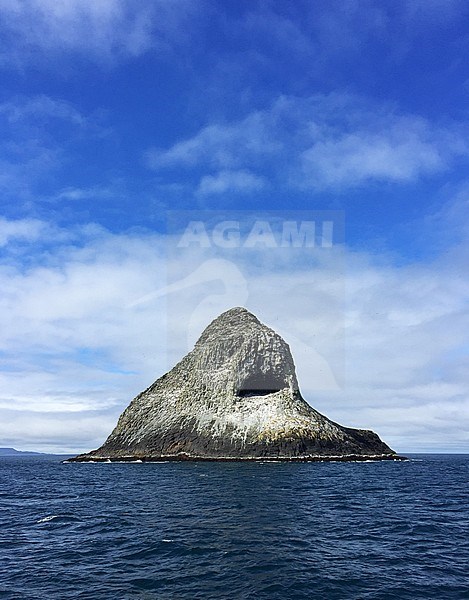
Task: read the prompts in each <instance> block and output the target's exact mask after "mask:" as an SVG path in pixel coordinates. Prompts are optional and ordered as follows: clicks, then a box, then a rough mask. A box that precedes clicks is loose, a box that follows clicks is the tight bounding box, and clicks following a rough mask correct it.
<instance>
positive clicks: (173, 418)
mask: <svg viewBox="0 0 469 600" xmlns="http://www.w3.org/2000/svg"><path fill="white" fill-rule="evenodd" d="M402 458H403V457H400V456H398V455H397V454H396V453H395V452H394V451H393V450H392V449H391V448H389V446H387V445H386V444H385V443H384V442H383V441H382V440H381V439H380V438H379V437H378V436H377V435H376V434H375V433H373V432H372V431H368V430H362V429H352V428H350V427H343V426H342V425H338V424H337V423H334V422H333V421H331V420H330V419H328V418H327V417H325V416H324V415H322V414H320V413H319V412H318V411H316V410H315V409H314V408H312V407H311V406H310V405H309V404H308V403H307V402H306V401H305V400H304V399H303V397H302V395H301V393H300V390H299V386H298V381H297V378H296V372H295V365H294V362H293V358H292V355H291V352H290V348H289V346H288V344H287V343H286V342H285V341H284V340H283V339H282V338H281V337H280V336H279V335H278V334H277V333H276V332H275V331H273V330H272V329H270V328H269V327H267V326H266V325H264V324H263V323H261V322H260V321H259V320H258V319H257V318H256V317H255V316H254V315H253V314H252V313H250V312H249V311H248V310H246V309H245V308H233V309H231V310H228V311H227V312H225V313H223V314H221V315H220V316H219V317H218V318H217V319H215V320H214V321H213V322H212V323H210V325H208V327H207V328H206V329H205V331H204V332H203V333H202V335H201V336H200V338H199V340H198V341H197V343H196V345H195V347H194V349H193V350H192V351H191V352H189V354H187V355H186V356H185V357H184V358H183V359H182V360H181V361H180V362H179V363H178V364H177V365H176V366H175V367H174V368H173V369H171V371H169V372H168V373H166V374H165V375H163V376H162V377H160V378H159V379H157V380H156V381H155V382H154V383H153V384H152V385H151V386H150V387H149V388H147V389H146V390H144V391H143V392H142V393H141V394H139V395H138V396H137V397H136V398H134V399H133V400H132V402H131V403H130V405H129V406H128V407H127V408H126V409H125V411H124V412H123V413H122V415H121V416H120V418H119V421H118V423H117V425H116V427H115V429H114V430H113V431H112V433H111V434H110V436H109V437H108V438H107V440H106V441H105V442H104V444H103V445H102V446H101V447H100V448H98V449H97V450H94V451H92V452H89V453H87V454H80V455H79V456H77V457H75V458H72V459H70V461H72V462H84V461H98V462H100V461H157V460H158V461H159V460H277V461H278V460H284V461H315V460H401V459H402Z"/></svg>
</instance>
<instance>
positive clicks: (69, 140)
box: [0, 95, 108, 200]
mask: <svg viewBox="0 0 469 600" xmlns="http://www.w3.org/2000/svg"><path fill="white" fill-rule="evenodd" d="M0 125H1V126H2V129H3V136H2V140H1V141H0V167H1V170H0V188H1V189H2V191H3V193H4V194H6V195H10V196H13V197H15V198H16V199H17V200H18V199H19V200H24V198H28V197H30V196H31V195H32V188H33V187H34V185H35V184H36V183H37V182H39V181H41V180H44V179H46V178H50V177H51V174H53V173H54V172H55V171H56V170H57V169H59V168H60V167H61V166H62V165H63V164H64V163H65V162H67V161H68V162H70V161H72V160H74V159H75V158H76V157H75V154H74V152H73V147H74V145H75V144H78V143H80V142H82V141H83V140H85V138H86V140H87V141H88V142H91V141H92V140H95V139H103V138H105V137H106V136H107V134H108V130H106V128H104V127H103V126H102V125H101V124H100V118H99V117H97V116H96V115H94V114H91V115H85V114H84V113H83V112H81V111H80V110H78V109H77V108H76V107H75V106H74V105H73V104H71V103H69V102H65V101H63V100H61V99H57V98H51V97H49V96H46V95H37V96H29V97H28V96H17V97H15V98H12V99H11V100H9V101H6V102H3V103H1V104H0Z"/></svg>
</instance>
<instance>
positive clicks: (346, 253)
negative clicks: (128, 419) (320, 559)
mask: <svg viewBox="0 0 469 600" xmlns="http://www.w3.org/2000/svg"><path fill="white" fill-rule="evenodd" d="M468 13H469V6H468V4H467V2H464V1H463V0H408V1H405V0H396V1H394V2H384V1H382V2H380V1H378V0H375V1H368V0H360V1H352V0H348V1H347V0H342V1H334V0H328V1H314V2H311V1H302V0H296V1H295V2H289V1H287V0H276V1H267V0H264V1H255V0H249V1H240V0H236V1H231V0H224V1H214V0H211V1H205V0H198V1H197V2H192V1H186V0H148V1H145V2H144V1H143V0H140V1H138V0H137V1H126V0H100V1H99V2H93V1H91V0H4V1H3V2H2V3H1V6H0V40H1V41H0V70H1V81H2V85H1V88H0V131H1V132H2V135H1V138H0V192H1V198H2V210H1V216H0V250H1V253H2V265H1V268H0V279H1V281H0V284H1V289H2V292H1V293H0V298H1V303H2V309H3V310H2V316H1V320H2V327H1V331H2V333H1V334H0V354H1V356H2V358H3V361H2V363H3V367H2V369H1V371H0V381H1V385H0V389H1V392H0V445H16V446H17V447H22V448H26V449H46V450H64V451H74V450H86V449H90V448H92V447H93V446H96V445H98V444H100V443H101V441H102V440H103V438H104V437H105V436H106V435H107V433H108V432H109V430H110V428H111V427H112V425H113V423H114V422H115V419H116V417H117V415H118V414H119V412H120V411H121V410H122V408H123V407H124V406H125V405H126V404H127V403H128V401H129V400H130V399H131V398H132V396H133V395H135V394H136V393H137V392H138V391H140V389H143V388H144V387H146V386H147V385H148V384H149V383H150V382H151V381H152V380H153V379H155V378H156V376H157V375H160V374H161V373H162V372H163V370H164V368H165V367H167V365H166V362H165V360H166V359H165V357H166V354H167V349H168V346H170V345H171V344H170V342H168V339H167V337H165V335H166V334H165V333H164V330H165V317H164V314H165V310H166V309H164V308H162V306H160V305H159V304H158V302H159V300H158V301H155V302H156V304H155V303H153V304H152V303H151V302H150V303H147V304H145V305H144V306H143V307H142V306H140V308H139V309H138V310H135V311H134V312H132V311H130V312H129V310H128V307H129V306H132V305H133V303H134V301H135V298H138V297H145V296H146V295H148V294H150V295H151V293H152V291H154V290H155V289H158V288H161V282H162V281H165V280H166V277H167V275H168V272H169V274H170V275H171V274H175V273H178V272H179V270H178V269H179V266H178V261H186V262H185V263H184V264H188V262H187V261H188V258H187V257H186V256H183V254H181V255H177V254H176V255H175V254H170V259H168V253H167V248H168V243H169V244H170V245H171V235H170V233H168V231H167V228H166V225H165V222H166V221H165V219H166V217H165V215H166V211H167V210H195V211H198V214H199V215H200V219H201V220H204V219H207V220H209V216H208V215H209V213H208V211H216V213H215V214H216V215H219V217H220V219H223V215H224V214H227V215H228V214H232V212H230V211H259V212H262V211H273V210H276V211H289V213H288V214H289V215H290V217H291V216H292V215H293V216H294V215H295V214H300V213H301V211H308V210H310V211H323V210H332V211H342V213H343V214H344V216H345V223H346V228H345V235H344V242H345V243H344V245H343V247H342V248H341V250H342V257H341V259H340V260H341V261H343V262H341V263H340V264H341V266H340V268H339V267H338V266H337V265H338V263H336V262H334V264H333V265H332V262H331V261H329V262H327V261H325V262H321V264H319V266H318V265H315V267H314V268H313V267H312V266H311V265H309V266H308V264H307V262H301V261H298V260H297V258H295V257H292V258H291V260H292V261H293V263H294V264H293V263H292V265H290V266H289V268H288V269H287V273H286V272H285V269H284V267H285V265H283V266H282V267H281V266H279V263H278V262H276V261H275V260H273V259H271V260H267V259H265V260H264V259H263V260H264V262H263V263H262V264H263V265H264V270H263V271H262V273H261V275H260V274H259V271H256V273H254V272H253V271H252V270H250V258H249V256H247V255H244V254H243V253H240V255H239V263H237V264H238V267H239V268H240V269H241V271H242V273H243V277H245V278H246V280H247V281H248V282H250V281H251V280H252V281H254V280H256V281H259V280H260V279H262V282H263V285H264V288H263V289H264V290H266V289H267V290H272V291H273V290H275V289H278V287H279V286H282V287H283V288H285V289H301V290H305V289H310V287H308V286H309V283H311V282H313V281H314V282H317V286H321V285H322V288H321V289H323V291H324V290H326V288H327V285H326V284H325V283H324V282H325V281H326V280H327V277H326V275H325V274H327V273H331V272H333V273H335V274H337V273H340V276H341V278H342V279H341V281H342V283H343V290H342V288H341V290H342V291H340V293H341V294H342V293H343V294H344V296H343V298H344V302H343V305H342V308H341V309H340V311H339V312H340V315H339V316H340V319H339V320H340V321H341V323H342V329H341V333H340V336H339V337H341V340H342V341H343V342H344V347H345V350H344V357H345V358H344V360H345V367H344V369H345V374H346V377H345V381H346V383H345V384H343V385H342V388H341V390H340V391H335V392H334V391H332V392H331V391H328V392H323V393H319V392H317V391H316V392H315V391H314V390H315V389H316V387H317V386H316V383H315V381H314V377H313V375H311V373H310V372H309V371H308V366H307V364H306V363H305V366H304V368H303V372H300V384H301V383H302V381H303V384H302V387H303V389H304V391H305V395H306V396H308V394H307V392H308V391H311V394H310V396H308V399H309V400H310V401H311V403H312V404H313V405H314V406H315V407H317V408H318V409H320V410H322V411H323V412H325V413H326V414H328V415H329V416H331V417H332V418H334V419H336V420H337V421H339V422H343V423H344V424H350V425H354V426H364V427H370V428H374V429H375V430H376V431H378V433H380V434H382V436H383V437H384V438H385V439H386V441H388V442H389V443H390V444H391V445H393V446H394V447H396V448H397V449H399V450H401V451H426V450H433V451H469V445H468V442H469V438H468V431H469V399H468V392H467V390H468V386H469V364H468V344H467V335H465V332H466V331H467V330H468V327H467V326H468V323H467V321H468V315H467V300H468V293H469V285H468V283H467V277H466V275H467V258H468V249H467V233H468V229H469V209H468V193H469V173H468V166H469V142H468V141H467V140H468V139H469V136H468V133H469V132H468V128H469V114H468V97H469V72H468V69H467V59H466V56H467V55H468V53H469V27H468V25H467V23H468V22H469V21H468V16H469V14H468ZM240 214H241V213H240ZM204 215H205V216H204ZM205 258H207V257H205ZM211 258H214V259H216V260H223V259H224V258H223V257H220V256H218V255H216V253H214V255H213V256H212V257H211ZM225 258H226V257H225ZM264 258H265V257H264ZM210 264H212V266H213V268H214V269H215V271H217V269H219V270H220V273H222V272H223V270H224V268H223V263H222V262H217V263H210ZM217 265H218V266H217ZM251 266H252V265H251ZM217 272H218V271H217ZM220 276H221V275H220ZM279 282H282V283H279ZM308 282H309V283H308ZM307 284H308V285H307ZM312 287H314V286H312ZM233 289H234V288H233ZM250 289H251V296H250V297H247V298H245V303H246V304H247V306H248V307H250V308H252V309H253V310H254V309H255V310H256V312H257V314H258V316H259V317H260V318H261V319H262V320H264V321H266V322H269V323H270V324H272V325H275V324H276V322H277V321H276V319H277V316H278V315H280V314H285V310H284V308H283V309H282V306H283V307H284V303H285V298H283V299H282V298H281V297H277V295H275V294H271V296H272V298H274V297H275V299H271V300H269V301H267V300H266V299H265V296H264V301H262V297H261V295H258V296H256V292H255V290H256V289H257V288H255V286H254V287H251V288H250ZM311 289H312V288H311ZM331 289H332V288H328V292H327V293H331V294H332V293H336V291H337V290H336V291H334V292H333V291H331ZM334 289H335V288H334ZM212 291H213V290H212ZM201 293H202V295H203V290H202V292H201ZM337 293H338V292H337ZM233 294H234V295H233V296H232V297H231V296H229V294H227V293H226V294H225V298H224V300H223V302H225V304H226V305H227V307H228V306H229V305H230V304H231V303H234V304H235V303H236V302H237V301H238V300H239V299H242V295H241V296H240V295H239V294H240V288H239V287H238V288H237V290H235V291H233ZM237 294H238V295H237ZM324 294H326V292H325V291H324ZM325 297H326V296H324V298H325ZM318 298H319V295H318V292H317V287H316V292H315V291H311V293H310V295H309V296H308V294H307V293H306V292H304V291H303V292H302V301H301V302H298V303H297V305H295V309H294V311H293V312H292V314H290V315H289V317H288V318H286V317H282V318H283V321H282V323H280V322H279V324H281V326H282V327H281V328H283V331H284V332H285V336H286V337H288V332H290V334H291V335H292V339H293V338H294V335H293V334H294V332H295V331H296V332H297V333H298V332H299V331H300V330H302V331H303V332H304V331H308V330H310V331H311V332H316V333H315V335H316V338H318V337H320V338H321V339H322V340H324V343H323V347H322V348H323V350H321V351H323V352H324V353H325V355H327V353H328V352H329V353H330V356H328V360H329V361H330V362H331V364H334V360H335V359H334V358H332V354H333V350H332V349H331V348H332V346H330V345H329V344H328V341H327V336H328V334H327V333H326V330H327V331H329V332H330V331H332V330H334V331H335V329H334V325H333V323H335V322H337V318H338V315H337V314H331V313H330V311H327V304H328V303H327V302H324V301H322V302H320V301H319V299H318ZM188 302H189V300H188ZM282 302H283V304H282ZM179 305H180V310H181V314H180V321H181V322H182V323H184V322H185V321H184V319H186V321H187V319H188V317H187V314H188V313H189V312H190V310H192V308H191V306H192V305H191V304H190V303H189V304H187V305H185V304H184V301H181V302H179V304H178V306H179ZM287 312H288V311H287ZM208 315H209V313H207V316H208ZM210 315H211V313H210ZM279 318H280V317H279ZM326 324H327V327H326ZM149 331H150V332H151V335H148V332H149ZM292 332H293V333H292ZM337 335H339V334H337ZM295 339H296V338H295ZM303 341H304V340H303ZM290 343H291V346H292V349H293V352H294V354H295V350H297V352H298V353H299V354H301V347H300V345H298V346H297V347H295V343H293V342H291V341H290ZM320 346H321V344H320ZM175 351H176V353H177V349H176V350H175ZM298 361H299V362H301V358H299V359H298ZM299 371H300V368H299Z"/></svg>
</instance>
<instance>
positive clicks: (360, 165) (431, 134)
mask: <svg viewBox="0 0 469 600" xmlns="http://www.w3.org/2000/svg"><path fill="white" fill-rule="evenodd" d="M466 129H467V124H458V125H457V124H447V125H435V124H432V123H430V122H429V121H427V120H425V119H423V118H422V117H419V116H416V115H409V114H403V113H400V112H399V111H397V110H395V109H394V107H392V106H387V105H378V104H374V103H370V102H369V101H366V100H364V99H362V98H358V97H354V96H347V95H338V94H331V95H315V96H311V97H309V98H298V97H280V98H279V99H278V100H277V101H276V102H275V103H274V104H273V105H272V106H271V107H270V108H269V109H266V110H263V111H256V112H253V113H251V114H249V115H248V116H247V117H245V118H244V119H242V120H240V121H237V122H232V123H228V124H210V125H207V126H206V127H203V128H202V129H201V130H200V131H199V132H198V133H197V134H196V135H194V136H193V137H191V138H188V139H185V140H182V141H179V142H176V143H175V144H174V145H173V146H171V147H169V148H167V149H156V148H154V149H150V150H149V151H148V152H147V154H146V161H147V164H148V166H149V167H151V168H152V169H155V170H157V171H162V172H164V171H165V170H167V169H172V168H173V169H174V168H176V167H182V168H186V169H192V170H195V171H198V172H199V173H201V180H200V182H199V190H200V189H201V188H202V189H203V187H204V186H205V185H206V184H207V181H208V182H210V183H211V182H212V179H210V178H211V177H213V175H212V174H211V173H210V171H211V170H213V169H222V170H227V169H237V170H243V169H249V170H250V172H251V173H252V175H253V176H258V177H265V178H268V179H271V180H275V181H276V182H277V184H280V185H284V186H285V185H286V184H290V185H293V186H294V187H295V186H296V187H300V188H307V189H319V190H321V189H333V190H342V189H347V188H349V187H355V186H359V185H361V184H363V183H367V182H373V181H391V182H408V181H414V180H416V179H418V178H420V177H425V176H428V175H431V174H434V173H438V172H441V171H443V170H445V169H446V168H448V167H449V166H450V165H451V163H452V161H453V160H454V159H455V158H456V157H458V156H461V155H463V156H467V155H468V154H469V144H468V143H467V141H466V135H465V133H464V132H465V131H466ZM279 165H280V168H279ZM207 171H209V173H207ZM207 177H208V178H209V179H208V180H207ZM212 190H213V191H216V188H215V189H214V188H213V186H212ZM220 191H224V188H223V186H220Z"/></svg>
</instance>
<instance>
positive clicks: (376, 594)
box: [0, 455, 469, 600]
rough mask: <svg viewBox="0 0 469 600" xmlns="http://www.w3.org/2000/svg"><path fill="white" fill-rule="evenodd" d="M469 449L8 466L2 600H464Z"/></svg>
mask: <svg viewBox="0 0 469 600" xmlns="http://www.w3.org/2000/svg"><path fill="white" fill-rule="evenodd" d="M468 483H469V455H420V456H414V457H413V460H411V461H409V462H378V463H373V462H366V463H304V464H303V463H300V464H285V463H260V464H257V463H187V462H185V463H152V464H118V463H111V464H62V463H61V462H60V459H59V458H57V457H26V458H23V457H22V458H2V459H0V598H7V599H8V600H16V599H28V600H29V599H31V600H32V599H38V600H39V599H40V600H42V599H44V600H45V599H47V600H49V599H50V600H52V599H60V600H69V599H78V598H80V599H81V598H83V599H90V600H104V599H106V600H107V599H109V600H111V599H112V600H121V599H122V600H124V599H134V598H135V599H141V600H144V599H145V600H153V599H158V600H166V599H167V600H170V599H171V600H186V599H187V600H198V599H200V600H207V599H214V600H221V599H230V600H231V599H243V600H244V599H246V600H248V599H253V600H258V599H266V600H276V599H279V600H280V599H281V600H296V599H298V600H300V599H305V600H306V599H307V600H311V599H325V600H333V599H346V600H354V599H357V600H366V599H370V600H371V599H379V600H391V599H396V600H397V599H399V600H406V599H412V600H419V599H422V600H423V599H425V600H430V599H431V600H433V599H435V600H443V599H462V598H469V519H468V517H469V502H468V500H469V498H468V487H469V486H468Z"/></svg>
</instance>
